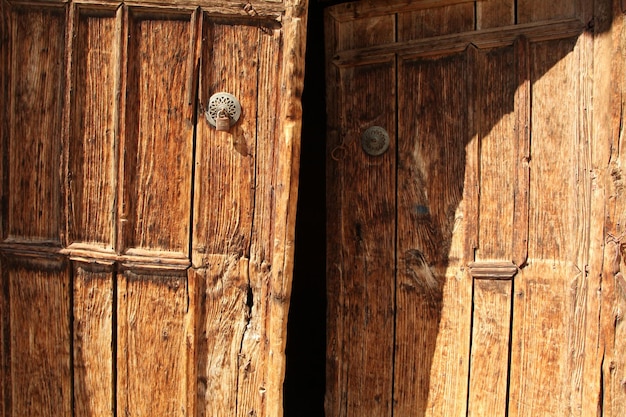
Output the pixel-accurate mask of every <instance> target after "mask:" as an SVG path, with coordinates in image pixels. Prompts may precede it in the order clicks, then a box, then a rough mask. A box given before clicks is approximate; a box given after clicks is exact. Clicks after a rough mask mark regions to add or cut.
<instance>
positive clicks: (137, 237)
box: [120, 13, 195, 255]
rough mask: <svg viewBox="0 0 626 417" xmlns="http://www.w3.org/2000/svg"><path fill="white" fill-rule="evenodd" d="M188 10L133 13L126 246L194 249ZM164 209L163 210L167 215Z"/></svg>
mask: <svg viewBox="0 0 626 417" xmlns="http://www.w3.org/2000/svg"><path fill="white" fill-rule="evenodd" d="M190 20H191V16H190V15H189V14H183V15H176V14H174V15H171V16H161V17H159V16H157V17H152V16H150V15H134V14H133V13H130V16H129V33H128V38H129V45H128V57H129V62H128V70H127V71H128V75H127V81H126V90H127V92H126V94H127V97H128V98H127V101H126V118H125V130H124V133H125V136H124V138H123V146H124V174H123V176H121V177H120V178H123V184H124V185H123V188H124V194H123V201H122V207H121V211H122V217H121V220H122V224H123V225H124V226H125V230H123V231H121V233H122V236H123V239H124V241H123V246H124V248H125V249H129V248H131V249H132V248H138V249H144V250H145V249H147V250H164V251H171V252H175V253H180V254H187V255H188V251H189V234H190V225H189V222H190V210H191V187H192V185H191V182H192V179H191V168H192V158H193V124H192V121H193V117H194V116H193V113H194V103H193V102H190V100H189V96H190V92H189V91H188V89H189V88H190V87H192V85H190V83H189V79H190V78H191V77H192V74H191V69H192V68H193V65H191V63H193V62H195V54H194V51H195V48H193V47H192V46H191V45H192V33H193V30H192V23H191V21H190ZM165 213H166V215H164V214H165Z"/></svg>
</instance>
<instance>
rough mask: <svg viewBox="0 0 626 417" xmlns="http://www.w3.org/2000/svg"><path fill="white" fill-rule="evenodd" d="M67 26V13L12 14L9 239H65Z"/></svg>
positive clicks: (30, 11) (55, 10)
mask: <svg viewBox="0 0 626 417" xmlns="http://www.w3.org/2000/svg"><path fill="white" fill-rule="evenodd" d="M65 23H66V22H65V10H64V9H62V8H37V9H34V8H24V9H15V10H13V11H12V13H11V26H10V27H11V34H10V40H11V49H10V50H11V57H10V63H11V64H10V69H9V71H10V74H11V86H10V92H9V96H10V101H9V103H10V107H9V108H8V109H7V110H8V118H9V132H8V147H7V150H8V152H6V153H5V155H4V158H6V165H5V166H6V167H7V168H6V169H7V171H8V174H7V175H8V188H7V189H6V190H5V196H6V199H7V208H6V209H5V210H6V211H7V212H6V214H5V215H6V216H7V217H6V220H7V221H8V225H7V229H5V235H4V236H5V237H12V238H16V239H21V238H26V239H35V240H46V241H58V240H59V239H60V232H61V230H60V229H61V204H60V203H61V185H60V175H59V171H60V165H61V153H60V149H61V146H60V144H61V137H60V133H61V111H62V106H63V102H62V97H63V95H62V94H61V91H62V88H63V57H64V53H65V52H64V42H65ZM7 235H8V236H7Z"/></svg>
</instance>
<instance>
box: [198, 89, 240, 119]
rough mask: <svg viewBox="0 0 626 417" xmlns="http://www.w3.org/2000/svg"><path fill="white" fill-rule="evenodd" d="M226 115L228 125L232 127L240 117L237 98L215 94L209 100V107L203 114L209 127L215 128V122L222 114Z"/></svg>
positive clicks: (224, 94) (225, 94)
mask: <svg viewBox="0 0 626 417" xmlns="http://www.w3.org/2000/svg"><path fill="white" fill-rule="evenodd" d="M222 111H224V112H226V113H227V114H228V118H229V119H230V125H231V126H232V125H234V124H235V123H237V121H238V120H239V117H241V105H240V104H239V100H237V97H235V96H233V95H232V94H229V93H215V94H213V95H212V96H211V98H210V99H209V107H208V109H207V111H206V112H205V116H206V119H207V121H208V122H209V123H210V124H211V126H215V123H216V122H215V120H216V119H217V117H218V115H219V114H220V113H221V112H222Z"/></svg>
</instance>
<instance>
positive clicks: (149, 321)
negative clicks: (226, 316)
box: [116, 271, 196, 416]
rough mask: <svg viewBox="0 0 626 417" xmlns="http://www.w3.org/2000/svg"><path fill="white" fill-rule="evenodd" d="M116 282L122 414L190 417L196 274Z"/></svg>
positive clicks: (145, 275) (133, 275) (139, 275)
mask: <svg viewBox="0 0 626 417" xmlns="http://www.w3.org/2000/svg"><path fill="white" fill-rule="evenodd" d="M118 280H119V281H118V297H117V316H118V320H117V324H118V330H117V337H118V339H117V393H116V396H117V407H118V408H117V413H118V415H119V414H123V415H138V416H148V415H150V416H155V415H158V416H192V415H193V414H194V402H195V395H193V394H194V391H195V389H194V384H193V383H194V379H195V378H194V377H195V372H193V366H192V365H191V364H190V362H191V363H193V360H194V354H195V353H194V352H195V338H194V330H193V329H194V326H195V322H194V311H195V308H196V305H195V302H194V300H195V296H194V291H193V289H194V288H195V285H194V282H195V281H194V278H193V275H192V276H191V278H189V279H188V278H187V272H186V271H183V272H175V271H172V272H169V273H167V272H165V273H162V274H155V273H150V272H148V271H145V272H144V271H137V272H133V271H124V272H123V274H121V275H120V276H119V277H118ZM190 371H191V372H190ZM155 393H159V394H157V395H155Z"/></svg>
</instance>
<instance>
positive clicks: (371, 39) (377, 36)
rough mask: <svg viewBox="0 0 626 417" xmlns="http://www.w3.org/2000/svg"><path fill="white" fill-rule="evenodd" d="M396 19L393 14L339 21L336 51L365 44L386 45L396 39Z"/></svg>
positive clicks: (360, 46)
mask: <svg viewBox="0 0 626 417" xmlns="http://www.w3.org/2000/svg"><path fill="white" fill-rule="evenodd" d="M395 27H396V19H395V17H394V16H393V15H385V16H376V17H366V18H362V19H355V20H351V21H348V22H342V23H338V25H337V28H336V31H337V33H338V36H337V37H336V38H334V40H335V41H336V42H337V45H336V46H335V47H334V48H333V49H334V51H335V52H338V51H344V50H348V49H355V48H362V47H365V46H375V45H384V44H388V43H392V42H394V41H395V40H396V32H395Z"/></svg>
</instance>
